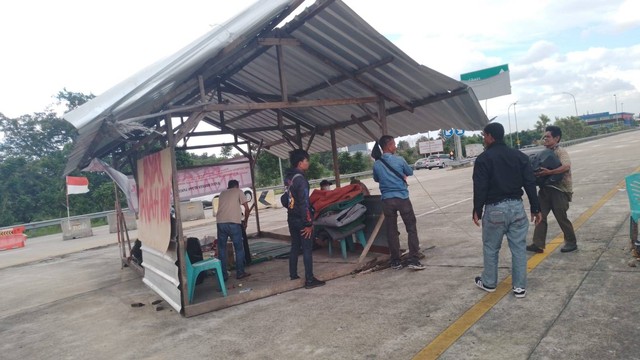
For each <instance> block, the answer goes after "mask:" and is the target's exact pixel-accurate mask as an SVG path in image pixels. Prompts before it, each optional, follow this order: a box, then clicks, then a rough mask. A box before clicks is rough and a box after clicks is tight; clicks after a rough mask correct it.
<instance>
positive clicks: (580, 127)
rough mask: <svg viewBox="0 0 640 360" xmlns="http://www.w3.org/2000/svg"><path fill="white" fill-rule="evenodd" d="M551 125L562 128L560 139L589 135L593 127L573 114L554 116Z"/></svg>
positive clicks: (565, 139)
mask: <svg viewBox="0 0 640 360" xmlns="http://www.w3.org/2000/svg"><path fill="white" fill-rule="evenodd" d="M553 125H556V126H559V127H560V128H561V129H562V140H563V141H567V140H573V139H580V138H583V137H587V136H591V134H592V132H593V129H592V128H591V127H590V126H588V125H587V124H586V123H585V122H584V121H582V120H580V119H579V118H577V117H575V116H569V117H564V118H556V121H554V123H553Z"/></svg>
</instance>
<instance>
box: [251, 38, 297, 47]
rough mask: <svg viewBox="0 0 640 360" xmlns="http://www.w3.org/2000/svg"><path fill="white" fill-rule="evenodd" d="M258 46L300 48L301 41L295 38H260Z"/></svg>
mask: <svg viewBox="0 0 640 360" xmlns="http://www.w3.org/2000/svg"><path fill="white" fill-rule="evenodd" d="M258 45H261V46H276V45H277V46H282V45H286V46H298V45H300V40H298V39H294V38H273V37H272V38H259V39H258Z"/></svg>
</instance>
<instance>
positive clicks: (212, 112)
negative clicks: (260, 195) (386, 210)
mask: <svg viewBox="0 0 640 360" xmlns="http://www.w3.org/2000/svg"><path fill="white" fill-rule="evenodd" d="M303 3H304V4H303ZM307 5H308V6H307ZM303 6H306V7H305V8H303ZM371 6H377V5H375V4H374V3H372V4H371ZM298 8H300V9H298ZM294 12H295V13H294ZM294 15H295V16H294ZM64 119H65V120H67V121H68V122H70V123H71V124H72V125H74V126H75V127H76V128H77V129H78V132H79V136H78V138H77V139H76V141H75V144H74V149H73V151H72V154H71V155H70V157H69V159H68V163H67V166H66V169H65V173H66V174H68V173H71V172H72V171H74V170H77V169H83V168H85V167H87V166H88V165H89V164H90V163H91V161H92V160H94V159H101V160H104V161H105V162H107V163H109V165H110V166H112V167H113V168H115V169H122V168H123V167H124V166H128V167H130V168H131V169H133V175H134V177H135V181H136V184H137V187H138V197H139V212H138V238H139V239H140V240H141V241H142V252H143V254H144V263H143V266H144V280H143V281H144V282H145V284H147V285H148V286H150V287H151V288H152V289H153V290H154V291H156V292H157V293H158V294H159V295H160V296H162V297H163V299H165V300H166V301H167V302H168V303H169V304H171V306H172V307H174V308H175V309H176V310H177V311H181V312H182V313H183V314H184V315H186V316H191V315H196V314H199V313H203V312H207V311H212V310H216V309H219V308H222V307H226V306H230V305H233V304H237V303H240V302H245V301H249V300H254V299H257V298H260V297H264V296H268V295H271V294H274V293H278V292H283V291H288V290H292V289H294V288H298V287H300V286H301V284H297V283H296V282H294V281H288V276H287V277H286V280H287V282H286V284H283V283H274V285H273V289H271V290H264V291H262V290H261V291H253V292H245V293H241V294H237V295H235V296H234V297H232V296H229V297H224V294H217V295H216V297H215V298H214V299H209V300H206V301H201V302H198V303H195V304H191V303H190V301H189V290H192V289H189V285H190V284H189V281H188V280H187V276H188V272H189V271H190V269H189V267H190V266H191V265H192V264H190V263H189V262H188V260H189V259H188V257H187V256H186V252H185V249H186V239H185V235H184V232H183V229H182V221H181V219H182V218H181V209H180V206H179V204H180V201H181V200H188V198H186V197H183V196H182V192H181V189H180V188H179V186H180V184H179V179H178V171H177V168H176V160H175V149H186V150H194V149H204V148H213V147H216V146H224V145H233V146H234V147H235V148H236V149H237V150H238V151H239V152H241V153H242V154H243V155H244V158H245V159H246V160H244V161H241V163H242V164H240V165H242V166H245V170H244V171H245V173H247V174H248V175H247V176H249V179H247V180H248V182H249V183H250V184H251V187H252V188H253V190H254V194H255V187H254V185H253V183H254V182H253V176H254V165H255V160H256V158H257V157H258V156H260V154H261V153H262V152H264V151H267V152H269V153H272V154H274V155H276V156H278V157H280V158H281V159H286V158H287V157H288V152H289V151H290V150H292V149H294V148H302V149H305V150H307V151H309V152H310V153H316V152H324V151H332V153H333V159H334V173H335V184H336V186H337V187H340V176H339V172H338V164H337V158H338V157H337V149H338V147H344V146H347V145H353V144H360V143H367V142H371V141H374V140H375V139H377V138H379V137H380V136H381V135H383V134H389V135H392V136H394V137H397V136H403V135H408V134H415V133H420V132H427V131H433V130H438V129H444V128H447V129H448V128H459V129H466V130H479V129H482V128H483V127H484V125H486V123H487V118H486V115H485V114H484V112H483V111H482V108H481V106H480V105H479V103H478V101H477V99H476V97H475V95H474V94H473V91H472V90H471V88H470V87H468V86H467V85H465V84H463V83H461V82H459V81H456V80H454V79H451V78H449V77H447V76H445V75H442V74H440V73H438V72H437V71H434V70H432V69H429V68H427V67H425V66H423V65H420V64H418V63H417V62H416V61H414V60H413V59H411V58H410V57H409V56H407V55H406V54H405V53H404V52H402V51H401V50H400V49H398V48H397V47H396V46H395V45H393V44H392V43H391V42H390V41H389V40H388V39H386V38H385V37H384V36H382V35H381V34H379V33H378V32H377V31H376V30H375V29H373V28H372V27H371V26H370V25H369V24H367V23H366V22H365V21H364V20H363V19H362V18H360V16H358V14H356V13H355V12H354V11H353V10H351V9H350V8H349V7H348V6H347V5H345V4H344V3H343V2H342V1H340V0H317V1H315V2H312V3H310V4H309V3H308V2H304V1H301V0H261V1H257V2H256V3H255V4H254V5H252V6H251V7H250V8H248V9H247V10H245V11H244V12H242V13H240V14H238V15H237V16H235V17H234V18H232V19H230V20H228V21H227V22H226V23H224V24H222V25H220V26H218V27H216V28H214V29H213V30H211V31H210V32H208V33H207V34H205V35H204V36H202V37H201V38H199V39H197V40H195V41H194V42H193V43H191V44H189V45H188V46H186V47H185V48H183V49H182V50H180V51H178V52H177V53H175V54H174V55H172V56H170V57H168V58H166V59H164V60H161V61H158V62H157V63H155V64H153V65H151V66H149V67H147V68H145V69H144V70H142V71H140V72H139V73H137V74H136V75H134V76H132V77H130V78H128V79H126V80H124V81H122V82H121V83H119V84H118V85H116V86H114V87H113V88H111V89H110V90H108V91H106V92H105V93H103V94H102V95H100V96H98V97H96V98H94V99H93V100H91V101H89V102H88V103H86V104H84V105H83V106H81V107H79V108H77V109H75V110H74V111H72V112H70V113H68V114H66V115H64ZM204 126H206V127H208V128H211V129H214V130H208V129H207V130H202V129H203V127H204ZM216 135H227V136H228V137H229V138H230V139H233V140H232V141H229V142H226V143H213V142H209V143H207V142H206V139H207V137H212V136H216ZM196 138H198V139H197V140H198V142H199V143H200V144H199V145H194V144H193V142H194V141H196ZM202 142H204V143H205V145H202V144H201V143H202ZM214 173H215V172H214ZM227 180H228V179H219V181H217V184H219V185H220V186H224V187H226V181H227ZM175 194H179V195H178V196H173V195H175ZM172 204H173V205H174V208H175V218H176V221H175V227H176V228H175V233H176V237H175V240H172V239H171V220H170V219H171V215H170V213H171V206H172ZM254 216H255V221H256V225H257V229H258V233H257V236H258V237H260V236H268V234H264V232H262V231H261V230H260V222H259V211H258V209H257V208H255V212H254ZM125 229H126V227H125ZM125 232H126V231H125ZM368 233H371V230H370V229H369V232H368ZM118 234H119V236H120V235H121V234H122V232H121V231H120V230H119V232H118ZM125 255H126V254H125ZM124 258H126V256H124V255H123V259H124ZM352 268H353V264H351V269H350V270H352ZM346 273H348V272H346ZM283 275H286V271H283ZM335 276H337V274H334V277H335Z"/></svg>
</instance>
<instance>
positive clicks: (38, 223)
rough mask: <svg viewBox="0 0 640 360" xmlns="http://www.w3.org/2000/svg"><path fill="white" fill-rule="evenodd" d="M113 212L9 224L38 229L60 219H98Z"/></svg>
mask: <svg viewBox="0 0 640 360" xmlns="http://www.w3.org/2000/svg"><path fill="white" fill-rule="evenodd" d="M126 210H127V209H123V211H126ZM113 213H115V210H108V211H102V212H97V213H93V214H85V215H76V216H71V217H69V218H66V217H65V218H58V219H51V220H43V221H34V222H30V223H26V224H20V225H14V226H10V227H17V226H24V229H25V230H32V229H38V228H43V227H47V226H55V225H60V223H61V222H62V221H65V220H67V219H69V220H76V219H85V218H90V219H99V218H104V217H107V216H108V215H109V214H113Z"/></svg>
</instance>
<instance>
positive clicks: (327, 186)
mask: <svg viewBox="0 0 640 360" xmlns="http://www.w3.org/2000/svg"><path fill="white" fill-rule="evenodd" d="M331 185H333V183H331V181H329V180H322V181H320V190H331Z"/></svg>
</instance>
